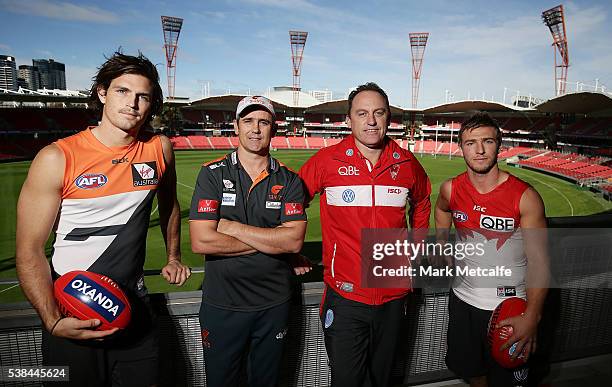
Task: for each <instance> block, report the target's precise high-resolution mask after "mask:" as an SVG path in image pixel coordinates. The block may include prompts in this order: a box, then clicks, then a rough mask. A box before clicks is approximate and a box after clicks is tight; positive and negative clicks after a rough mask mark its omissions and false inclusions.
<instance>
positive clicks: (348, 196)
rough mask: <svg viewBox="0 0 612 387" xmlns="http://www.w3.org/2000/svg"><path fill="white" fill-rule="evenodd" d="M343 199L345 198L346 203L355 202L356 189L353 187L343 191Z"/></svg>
mask: <svg viewBox="0 0 612 387" xmlns="http://www.w3.org/2000/svg"><path fill="white" fill-rule="evenodd" d="M342 200H344V202H345V203H351V202H353V201H354V200H355V191H353V190H352V189H345V190H344V191H343V192H342Z"/></svg>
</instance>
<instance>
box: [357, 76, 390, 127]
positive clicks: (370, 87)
mask: <svg viewBox="0 0 612 387" xmlns="http://www.w3.org/2000/svg"><path fill="white" fill-rule="evenodd" d="M362 91H375V92H377V93H378V94H380V95H382V97H383V98H384V99H385V105H387V112H389V117H388V118H387V125H389V123H391V107H390V106H389V97H388V96H387V93H385V91H384V90H383V89H381V87H380V86H378V85H377V84H376V83H374V82H368V83H365V84H363V85H359V86H357V88H356V89H355V90H353V91H351V93H350V94H349V96H348V112H347V113H346V114H347V115H348V116H350V115H351V108H352V107H353V99H355V97H356V96H357V94H359V93H361V92H362Z"/></svg>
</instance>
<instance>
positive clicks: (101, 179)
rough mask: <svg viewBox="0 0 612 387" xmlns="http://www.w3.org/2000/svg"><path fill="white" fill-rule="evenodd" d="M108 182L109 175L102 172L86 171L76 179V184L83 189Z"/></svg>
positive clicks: (98, 186) (100, 185) (96, 186)
mask: <svg viewBox="0 0 612 387" xmlns="http://www.w3.org/2000/svg"><path fill="white" fill-rule="evenodd" d="M106 183H108V177H106V175H104V174H102V173H85V174H82V175H81V176H79V177H77V178H76V180H75V181H74V184H75V185H76V186H77V187H79V188H81V189H94V188H100V187H102V186H103V185H104V184H106Z"/></svg>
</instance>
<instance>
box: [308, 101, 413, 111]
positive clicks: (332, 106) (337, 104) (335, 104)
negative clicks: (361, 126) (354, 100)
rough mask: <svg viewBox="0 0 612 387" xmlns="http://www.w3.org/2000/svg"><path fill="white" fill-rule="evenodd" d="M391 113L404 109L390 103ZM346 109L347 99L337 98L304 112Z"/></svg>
mask: <svg viewBox="0 0 612 387" xmlns="http://www.w3.org/2000/svg"><path fill="white" fill-rule="evenodd" d="M390 107H391V114H392V115H395V114H403V113H404V109H402V108H400V107H398V106H394V105H390ZM347 111H348V99H338V100H336V101H329V102H324V103H318V104H317V105H313V106H311V107H309V108H308V109H306V113H321V114H325V113H327V114H346V112H347Z"/></svg>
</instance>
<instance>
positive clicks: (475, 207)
mask: <svg viewBox="0 0 612 387" xmlns="http://www.w3.org/2000/svg"><path fill="white" fill-rule="evenodd" d="M528 187H529V185H528V184H527V183H525V182H524V181H522V180H520V179H518V178H516V177H514V176H512V175H509V176H508V179H507V180H506V181H504V182H503V183H501V184H499V185H498V186H497V187H495V189H493V190H492V191H491V192H488V193H486V194H481V193H479V192H478V191H477V190H476V188H474V186H473V185H472V183H471V181H470V179H469V177H468V175H467V172H464V173H462V174H461V175H459V176H457V177H455V178H453V180H452V189H451V198H450V203H449V206H450V210H451V212H452V216H453V223H454V225H455V229H456V230H457V241H458V242H463V243H471V244H477V243H480V244H482V245H481V247H482V250H478V253H474V254H470V255H468V254H465V257H464V258H463V259H456V260H455V262H456V265H457V267H464V268H465V266H467V267H468V268H481V269H483V271H485V272H487V273H492V271H491V270H495V269H496V268H501V267H503V268H507V269H510V270H511V275H509V276H508V275H503V276H496V277H488V276H459V277H457V278H456V279H455V282H454V283H453V289H454V292H455V294H456V295H457V297H459V298H460V299H462V300H463V301H465V302H467V303H468V304H470V305H473V306H475V307H477V308H480V309H484V310H493V309H495V307H496V306H497V305H498V304H499V303H500V302H501V301H503V299H504V298H506V297H512V296H516V297H522V298H525V297H526V292H525V274H526V269H527V260H526V257H525V253H524V249H523V237H522V233H521V230H520V209H519V204H520V201H521V197H522V196H523V193H524V192H525V190H526V189H527V188H528ZM456 258H457V257H456ZM506 273H507V272H506Z"/></svg>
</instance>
